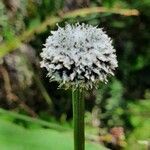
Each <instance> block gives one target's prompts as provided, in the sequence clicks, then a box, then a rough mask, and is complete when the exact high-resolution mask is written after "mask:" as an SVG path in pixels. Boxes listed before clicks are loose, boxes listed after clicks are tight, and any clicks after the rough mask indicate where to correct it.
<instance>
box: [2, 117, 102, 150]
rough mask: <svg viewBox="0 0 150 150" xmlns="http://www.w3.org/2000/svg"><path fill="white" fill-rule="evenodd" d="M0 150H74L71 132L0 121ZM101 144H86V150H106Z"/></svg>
mask: <svg viewBox="0 0 150 150" xmlns="http://www.w3.org/2000/svg"><path fill="white" fill-rule="evenodd" d="M0 148H1V149H2V150H73V135H72V133H71V132H58V131H55V130H51V129H41V128H40V129H25V128H23V127H20V126H18V125H16V124H13V123H11V122H7V121H3V120H0ZM104 149H105V148H103V147H102V146H100V145H99V144H93V143H90V142H86V150H104Z"/></svg>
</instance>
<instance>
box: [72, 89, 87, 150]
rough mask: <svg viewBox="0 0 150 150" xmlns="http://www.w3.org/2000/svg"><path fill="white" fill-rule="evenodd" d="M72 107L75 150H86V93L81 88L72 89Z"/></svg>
mask: <svg viewBox="0 0 150 150" xmlns="http://www.w3.org/2000/svg"><path fill="white" fill-rule="evenodd" d="M72 106H73V119H74V150H84V149H85V148H84V147H85V146H84V145H85V144H84V142H85V134H84V93H83V89H81V88H80V87H78V88H77V89H72Z"/></svg>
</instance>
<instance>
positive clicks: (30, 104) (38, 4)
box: [0, 0, 150, 150]
mask: <svg viewBox="0 0 150 150" xmlns="http://www.w3.org/2000/svg"><path fill="white" fill-rule="evenodd" d="M66 22H69V23H75V22H84V23H88V24H92V25H97V26H98V27H103V28H104V30H105V31H106V32H107V33H108V34H109V36H110V37H112V39H113V40H114V45H115V48H116V50H117V56H118V61H119V68H118V70H117V71H116V76H115V77H113V78H111V79H110V82H109V84H107V85H104V84H101V83H100V85H99V89H97V90H95V89H94V90H93V91H87V92H86V114H85V119H86V141H87V145H86V149H87V150H102V149H106V148H110V149H113V150H120V149H125V150H135V149H136V150H146V149H149V147H150V141H149V140H150V119H149V117H150V80H149V77H150V42H149V41H150V28H149V25H150V1H149V0H142V1H141V0H136V1H135V0H105V1H104V0H0V107H1V108H0V147H1V149H2V150H34V149H36V150H43V149H44V150H47V149H51V150H63V149H64V150H66V149H68V150H71V149H72V143H73V141H72V138H71V137H72V108H71V107H72V106H71V100H70V95H71V94H70V93H71V92H70V91H69V90H68V91H65V90H60V89H59V90H57V86H58V85H57V83H55V82H54V83H49V81H48V78H46V77H45V76H46V73H45V70H41V69H40V67H39V60H40V57H39V53H40V52H41V49H42V47H43V45H42V44H43V43H44V42H45V39H46V37H47V36H48V35H49V34H50V30H55V29H57V26H56V23H59V25H60V26H64V25H65V23H66Z"/></svg>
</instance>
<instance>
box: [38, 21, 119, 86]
mask: <svg viewBox="0 0 150 150" xmlns="http://www.w3.org/2000/svg"><path fill="white" fill-rule="evenodd" d="M44 46H45V47H44V48H43V49H42V53H41V57H42V61H41V67H44V68H46V69H47V71H48V74H47V75H48V77H50V80H51V81H58V82H59V83H60V86H65V87H66V88H69V87H74V88H76V87H78V86H80V87H85V88H86V89H89V88H92V87H96V86H97V85H98V82H99V81H102V82H105V83H107V77H108V76H109V75H114V70H115V68H116V67H117V66H118V64H117V60H116V51H115V49H114V47H113V46H112V41H111V39H110V38H109V37H108V36H107V34H106V33H105V32H104V31H103V30H102V29H101V28H97V27H93V26H91V25H86V24H81V25H80V24H79V23H77V24H75V25H70V24H67V25H66V26H65V27H64V28H61V27H59V26H58V30H57V31H52V32H51V35H50V36H49V37H48V38H47V40H46V43H45V44H44Z"/></svg>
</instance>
